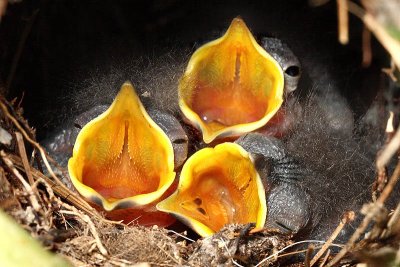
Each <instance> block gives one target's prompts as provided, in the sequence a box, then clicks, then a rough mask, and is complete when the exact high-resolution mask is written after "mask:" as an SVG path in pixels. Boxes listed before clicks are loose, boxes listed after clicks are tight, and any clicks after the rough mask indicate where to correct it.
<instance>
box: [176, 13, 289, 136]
mask: <svg viewBox="0 0 400 267" xmlns="http://www.w3.org/2000/svg"><path fill="white" fill-rule="evenodd" d="M283 85H284V76H283V72H282V69H281V67H280V66H279V64H278V63H277V62H276V61H275V59H273V58H272V56H271V55H269V54H268V53H267V52H266V51H265V50H264V49H263V48H262V47H261V46H260V45H259V44H258V43H257V42H256V40H255V39H254V37H253V35H252V34H251V32H250V31H249V29H248V28H247V26H246V24H245V23H244V22H243V20H242V19H240V18H235V19H234V20H233V21H232V23H231V25H230V27H229V29H228V30H227V32H226V33H225V34H224V35H223V36H222V37H221V38H219V39H216V40H214V41H212V42H209V43H207V44H205V45H203V46H202V47H200V48H199V49H198V50H197V51H196V52H195V53H194V54H193V55H192V57H191V59H190V61H189V63H188V66H187V68H186V71H185V73H184V75H183V77H182V78H181V80H180V83H179V106H180V108H181V111H182V113H183V114H184V116H185V117H186V118H187V120H188V121H189V122H190V123H191V124H193V125H194V126H195V127H197V128H198V129H200V130H201V132H202V134H203V140H204V142H206V143H210V142H212V141H213V140H214V139H216V138H223V137H230V136H239V135H242V134H244V133H247V132H250V131H253V130H256V129H258V128H260V127H262V126H264V125H265V124H266V123H267V122H268V121H269V120H270V119H271V118H272V117H273V116H274V114H275V113H276V112H277V111H278V109H279V108H280V106H281V104H282V102H283Z"/></svg>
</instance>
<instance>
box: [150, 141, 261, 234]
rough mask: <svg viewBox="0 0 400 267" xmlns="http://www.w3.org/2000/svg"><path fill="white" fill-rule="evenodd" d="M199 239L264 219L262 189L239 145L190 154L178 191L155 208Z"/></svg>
mask: <svg viewBox="0 0 400 267" xmlns="http://www.w3.org/2000/svg"><path fill="white" fill-rule="evenodd" d="M157 209H158V210H161V211H164V212H169V213H171V214H173V215H175V216H176V217H177V218H178V219H180V220H181V221H183V222H184V223H186V224H187V225H188V226H189V227H191V228H192V229H193V230H195V231H196V232H197V233H198V234H199V235H201V236H209V235H211V234H213V233H215V232H217V231H219V230H220V229H221V228H222V227H223V226H224V225H226V224H231V223H243V224H245V223H250V222H254V223H256V227H263V226H264V223H265V219H266V216H267V207H266V200H265V191H264V186H263V185H262V182H261V179H260V176H259V175H258V173H257V171H256V169H255V167H254V164H253V162H252V160H251V157H250V155H249V154H248V153H247V152H246V151H245V150H244V149H243V148H242V147H241V146H239V145H237V144H234V143H223V144H220V145H217V146H216V147H215V148H204V149H202V150H199V151H198V152H196V153H195V154H193V155H192V156H191V157H190V158H189V159H188V160H187V161H186V163H185V165H184V166H183V169H182V172H181V177H180V180H179V184H178V188H177V190H176V191H175V193H173V194H172V195H171V196H170V197H168V198H166V199H165V200H163V201H161V202H160V203H158V204H157Z"/></svg>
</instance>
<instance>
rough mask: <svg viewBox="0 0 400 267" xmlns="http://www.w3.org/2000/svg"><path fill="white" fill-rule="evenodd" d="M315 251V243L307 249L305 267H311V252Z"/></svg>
mask: <svg viewBox="0 0 400 267" xmlns="http://www.w3.org/2000/svg"><path fill="white" fill-rule="evenodd" d="M313 252H314V245H313V244H311V245H309V246H308V248H307V251H306V257H305V259H304V267H310V266H311V265H310V262H311V261H310V260H311V254H312V253H313Z"/></svg>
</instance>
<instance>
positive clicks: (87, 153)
mask: <svg viewBox="0 0 400 267" xmlns="http://www.w3.org/2000/svg"><path fill="white" fill-rule="evenodd" d="M68 170H69V174H70V177H71V180H72V183H73V184H74V186H75V187H76V189H77V190H78V191H79V193H80V194H81V195H83V196H84V197H86V198H87V199H88V200H89V201H91V202H94V203H96V204H98V205H100V206H102V207H103V208H104V209H105V210H106V211H111V210H114V209H119V208H140V207H141V206H146V205H147V206H149V205H155V204H154V202H155V201H156V200H159V199H160V197H161V196H162V195H163V194H164V193H165V192H166V191H167V189H168V188H170V186H171V185H172V183H173V182H174V179H175V172H174V153H173V148H172V145H171V142H170V141H169V139H168V137H167V135H166V134H165V133H164V132H163V131H162V130H161V129H160V127H159V126H157V124H156V123H155V122H154V121H153V120H152V119H151V118H150V117H149V115H148V114H147V112H146V111H145V109H144V107H143V105H142V103H141V102H140V99H139V97H138V96H137V94H136V92H135V90H134V88H133V86H132V84H131V83H129V82H125V83H124V84H123V85H122V87H121V90H120V92H119V93H118V95H117V97H116V98H115V100H114V102H113V103H112V104H111V106H110V107H109V108H108V109H107V110H106V111H105V112H104V113H103V114H101V115H100V116H98V117H97V118H95V119H93V120H92V121H90V122H89V123H88V124H87V125H86V126H84V127H83V128H82V130H81V131H80V133H79V135H78V137H77V139H76V143H75V146H74V150H73V156H72V158H70V159H69V162H68ZM152 203H153V204H152Z"/></svg>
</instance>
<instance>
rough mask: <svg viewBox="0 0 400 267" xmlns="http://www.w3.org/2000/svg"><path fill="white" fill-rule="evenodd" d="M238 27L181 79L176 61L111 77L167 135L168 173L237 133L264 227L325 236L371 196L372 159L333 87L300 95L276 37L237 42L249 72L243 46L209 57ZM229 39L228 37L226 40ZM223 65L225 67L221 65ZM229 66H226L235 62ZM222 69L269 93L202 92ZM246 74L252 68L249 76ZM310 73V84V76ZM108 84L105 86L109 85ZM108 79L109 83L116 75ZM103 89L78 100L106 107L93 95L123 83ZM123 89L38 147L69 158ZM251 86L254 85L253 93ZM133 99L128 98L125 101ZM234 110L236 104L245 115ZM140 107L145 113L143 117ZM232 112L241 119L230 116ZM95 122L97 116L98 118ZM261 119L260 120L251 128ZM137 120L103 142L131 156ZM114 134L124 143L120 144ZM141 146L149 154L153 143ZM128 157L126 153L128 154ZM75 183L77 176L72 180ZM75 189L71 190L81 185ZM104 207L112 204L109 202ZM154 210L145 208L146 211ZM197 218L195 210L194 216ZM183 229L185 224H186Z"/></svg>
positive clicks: (290, 57)
mask: <svg viewBox="0 0 400 267" xmlns="http://www.w3.org/2000/svg"><path fill="white" fill-rule="evenodd" d="M242 24H243V25H244V23H243V21H241V20H240V19H234V21H233V22H232V25H231V27H230V28H229V30H228V31H227V33H226V35H225V36H223V37H221V39H218V40H216V41H214V42H211V43H210V44H206V45H205V46H204V47H206V48H207V49H208V50H207V51H206V52H204V53H201V52H199V50H200V49H199V50H198V51H197V52H195V54H194V55H193V56H192V59H191V61H189V65H188V67H187V69H186V71H185V72H184V73H183V74H182V75H173V76H172V75H171V69H174V68H176V69H177V70H178V71H182V66H183V65H184V64H183V63H182V64H178V66H172V67H165V66H163V68H157V69H153V70H150V69H146V70H142V71H141V73H142V72H145V71H149V74H148V75H149V76H148V77H151V78H152V79H149V80H146V79H144V80H143V77H137V76H136V75H134V74H132V73H135V72H132V71H131V70H123V71H122V72H121V73H120V74H119V75H118V78H119V77H123V78H122V79H130V80H132V81H133V82H134V84H135V85H136V84H137V86H136V87H137V90H138V95H140V96H141V97H140V98H141V99H142V102H143V106H141V105H142V104H141V101H140V99H137V100H135V101H134V102H132V105H138V106H139V109H138V110H140V111H141V114H142V115H139V116H138V118H139V117H140V118H143V117H144V118H145V119H146V120H147V122H148V124H149V125H153V126H154V124H156V125H158V126H154V127H155V128H157V127H158V128H160V129H161V130H162V132H164V133H165V135H163V134H160V136H167V137H168V139H169V141H170V144H171V145H170V152H171V153H173V155H174V158H173V161H174V166H175V167H174V168H173V169H175V171H176V172H179V171H180V168H181V165H182V164H183V162H184V161H185V160H186V158H187V157H188V156H190V155H191V154H193V152H195V151H196V150H198V149H199V148H202V147H205V146H206V144H208V143H211V145H215V144H217V143H219V142H222V140H223V141H225V140H227V139H229V140H234V139H235V138H238V137H239V136H241V137H240V138H239V139H237V140H236V141H235V142H236V144H238V145H239V146H240V147H242V148H243V149H244V150H246V151H247V152H248V153H249V154H250V155H251V158H252V160H253V163H254V166H255V167H256V169H257V173H258V174H259V176H260V178H261V181H262V184H263V188H264V190H265V195H266V206H267V211H266V212H267V216H266V225H267V226H269V227H274V228H278V229H280V230H281V231H283V232H288V233H289V232H290V233H294V234H296V236H297V238H299V239H300V238H301V239H302V238H321V239H325V238H326V237H327V236H328V235H329V233H330V232H331V231H332V229H333V227H335V225H336V224H337V222H338V221H339V218H340V215H341V213H342V212H343V211H345V210H348V209H355V210H358V208H359V207H360V205H361V203H362V202H363V201H365V200H366V199H368V197H369V196H368V192H369V191H368V190H366V189H367V188H368V187H369V186H370V185H371V183H372V180H373V177H374V170H373V168H372V166H373V164H372V162H373V161H372V159H371V158H368V157H366V156H365V155H366V154H365V152H364V151H363V149H362V147H360V143H359V142H358V141H357V140H356V139H355V138H354V137H353V135H352V132H353V130H354V125H353V118H352V114H351V110H350V108H349V107H348V105H347V103H346V100H345V99H344V98H342V97H341V96H340V94H339V93H338V92H336V91H335V90H332V88H329V90H327V91H326V92H323V90H321V89H320V91H317V92H311V91H310V90H311V89H310V88H311V87H307V88H298V87H299V81H300V79H301V78H300V75H301V73H302V72H303V70H302V68H301V66H300V63H299V60H298V59H297V58H296V57H295V56H294V54H293V53H292V52H291V51H290V49H289V48H288V47H287V45H285V44H283V43H282V42H281V41H280V40H278V39H274V38H262V39H261V41H260V43H259V44H257V42H256V40H255V39H254V38H253V37H251V38H250V37H246V38H248V39H246V40H247V41H243V46H244V47H246V49H247V47H248V46H254V47H256V48H255V52H254V54H251V56H250V58H251V59H252V61H249V62H250V63H251V64H249V65H246V63H247V62H246V60H243V58H246V56H247V54H248V53H250V52H248V51H250V50H246V49H245V48H240V49H238V50H234V51H239V52H236V54H235V53H233V54H234V55H235V56H236V57H233V58H229V56H225V55H222V56H221V58H220V59H219V60H216V61H213V60H212V57H213V56H215V55H219V54H220V53H223V52H226V50H227V49H228V52H227V53H228V55H229V53H232V52H229V49H237V48H230V47H229V45H227V47H224V46H222V45H220V44H221V43H223V41H224V40H226V39H228V40H229V39H230V38H233V39H234V40H236V39H235V38H239V39H240V38H242V37H237V32H242V33H244V35H245V36H248V33H247V31H248V29H247V27H246V26H245V25H244V26H243V25H242ZM235 27H236V28H235ZM232 32H233V36H234V37H230V34H232ZM250 35H251V33H250ZM224 38H225V39H224ZM239 43H240V42H239ZM241 44H242V43H241ZM213 45H220V46H222V48H221V47H219V48H220V49H221V50H215V51H217V52H215V51H214V50H211V48H212V46H213ZM204 47H203V48H204ZM257 53H259V54H261V56H259V55H258V54H257ZM210 58H211V59H210ZM217 59H218V58H217ZM224 59H229V60H228V62H227V63H226V62H224ZM241 60H243V61H241ZM230 61H232V62H233V65H232V63H231V62H230ZM254 62H256V63H257V64H255V63H254ZM266 62H267V63H266ZM163 64H166V63H165V62H164V63H163ZM196 64H199V66H200V67H197V66H198V65H196ZM204 66H209V67H204ZM225 66H231V67H230V68H231V70H233V73H235V75H234V78H233V83H234V84H235V81H236V82H237V84H240V83H241V82H243V81H244V82H245V83H246V85H247V86H248V88H250V91H249V92H252V90H255V89H252V88H253V87H252V86H253V83H254V84H256V85H258V84H259V83H261V84H263V83H264V85H263V86H269V87H268V88H270V89H269V90H268V92H271V94H270V95H268V96H266V97H265V100H264V101H265V102H260V101H261V99H262V98H263V97H264V96H263V93H260V94H259V95H256V97H255V100H256V101H255V102H254V103H252V102H250V103H245V102H243V101H242V100H247V99H250V98H251V97H250V96H249V95H246V94H244V95H238V96H237V97H236V98H235V97H234V98H232V96H231V95H229V94H227V93H226V94H225V95H222V96H220V95H216V94H214V92H213V91H212V90H211V89H208V90H199V88H201V87H204V88H208V87H210V85H212V84H218V83H219V84H224V79H223V77H224V76H226V73H227V71H228V69H229V68H227V67H226V68H225ZM254 66H256V67H258V68H259V69H257V68H256V67H254ZM202 67H203V68H202ZM254 68H256V69H255V70H254ZM263 68H264V69H266V70H267V73H268V74H265V72H263V71H264V70H263ZM260 69H261V70H260ZM177 70H174V71H173V72H176V71H177ZM271 73H272V74H271ZM245 75H248V76H245ZM252 75H253V76H252ZM254 75H255V76H254ZM263 75H267V76H263ZM268 75H270V76H268ZM179 76H182V77H183V78H182V79H181V80H180V81H179V94H178V92H177V87H178V85H177V83H178V81H177V80H176V78H175V77H179ZM310 76H311V78H315V79H318V77H313V75H310ZM154 77H156V78H154ZM253 77H257V79H256V80H254V79H253ZM265 77H269V78H268V79H267V78H265ZM108 78H109V77H105V78H103V79H106V80H107V79H108ZM112 78H114V79H115V76H114V77H112ZM210 79H211V80H210ZM154 80H156V81H157V82H156V84H151V82H153V81H154ZM198 82H200V83H199V84H200V85H198V84H197V83H198ZM314 82H318V81H314ZM107 83H108V84H109V85H112V86H111V87H115V88H111V87H110V86H109V87H107V86H104V84H102V83H100V86H97V85H95V86H93V87H91V88H90V90H91V91H89V90H84V91H83V93H85V94H90V95H93V96H94V95H100V99H94V100H95V101H93V99H89V100H90V101H93V102H96V101H97V100H100V101H99V102H101V103H104V102H107V100H105V101H104V99H101V98H102V97H103V98H107V96H108V95H112V93H110V92H109V91H111V92H113V91H114V90H115V89H116V88H118V86H115V85H116V84H118V83H121V80H119V79H116V80H109V81H107ZM302 86H304V84H303V85H302ZM308 86H312V85H308ZM124 87H131V85H130V84H126V83H125V84H124V85H123V87H122V89H121V92H120V93H119V95H118V96H117V99H116V101H115V102H114V104H113V105H112V106H111V107H110V108H109V109H108V110H107V111H106V112H105V113H103V112H104V111H105V110H106V109H107V106H104V105H93V107H92V108H91V109H89V110H88V111H86V112H84V113H82V114H80V115H78V116H77V117H76V119H75V120H74V122H72V123H70V125H68V126H65V127H63V129H62V130H60V131H59V132H57V133H56V134H55V135H53V137H51V138H48V139H46V140H45V141H44V142H43V143H44V145H45V146H46V148H47V149H48V151H49V153H50V154H52V155H53V156H54V157H55V158H56V160H58V161H59V162H60V164H61V165H63V166H66V165H67V160H68V159H69V158H71V156H72V148H73V146H74V143H75V139H76V137H77V136H78V132H79V130H80V129H81V128H82V129H85V128H84V127H87V126H85V125H89V126H90V125H92V124H94V123H93V121H99V120H100V119H105V118H106V117H107V116H108V115H107V114H111V110H112V109H113V107H114V106H118V104H116V103H118V101H119V100H121V101H123V99H126V98H127V96H124V97H121V94H123V90H124V89H123V88H124ZM94 88H98V89H97V90H99V89H100V90H102V91H100V92H101V93H100V94H99V93H98V92H96V91H93V90H92V89H94ZM188 88H189V89H188ZM254 88H257V86H255V87H254ZM109 89H111V90H109ZM299 89H300V90H299ZM103 90H105V91H103ZM307 90H309V93H308V94H307V97H306V99H302V97H301V96H300V94H299V93H297V92H298V91H307ZM128 91H129V90H128ZM203 91H204V92H205V93H204V94H203ZM220 91H223V90H222V89H221V90H220ZM83 93H81V94H80V95H79V96H78V98H79V99H80V100H82V101H81V103H80V105H81V106H87V105H86V103H87V101H88V99H87V98H86V99H85V97H82V96H83ZM128 94H130V93H128ZM238 94H239V91H238ZM132 98H135V97H134V96H132ZM178 99H179V105H178ZM216 99H217V100H218V101H216ZM232 99H235V101H237V103H236V102H235V104H234V105H233V106H232V107H231V109H229V107H230V104H232ZM225 100H226V101H225ZM196 101H197V102H196ZM188 103H189V104H188ZM242 103H244V104H243V108H242V106H241V105H242ZM265 103H267V104H265ZM219 104H221V105H219ZM260 105H267V106H268V108H270V109H268V110H265V109H261V111H260V112H259V111H258V109H257V108H259V106H260ZM226 107H228V111H226ZM253 108H255V109H254V110H255V112H254V114H252V116H251V117H250V118H246V117H242V115H243V116H244V115H245V114H244V113H246V111H247V110H249V109H253ZM145 109H147V112H146V111H144V112H143V110H145ZM221 110H222V111H221ZM229 110H230V111H229ZM238 110H239V111H240V112H237V111H238ZM123 112H124V111H123V109H122V114H125V113H123ZM181 112H182V113H181ZM100 114H103V115H100ZM104 114H106V115H104ZM196 114H197V115H196ZM221 114H222V115H221ZM99 115H100V117H98V116H99ZM182 115H183V116H182ZM229 115H233V117H229ZM135 116H136V115H135ZM96 117H97V118H96ZM89 121H90V122H89ZM260 121H261V123H259V122H260ZM135 122H139V120H136V119H134V120H132V123H131V124H129V125H130V126H126V125H127V124H126V123H125V128H124V129H125V132H124V131H122V130H123V129H122V130H121V131H122V134H119V133H121V131H120V130H118V131H117V132H115V133H118V134H113V135H110V136H108V137H107V138H108V139H110V140H113V139H115V140H117V138H119V140H122V141H121V142H120V143H121V145H119V146H118V147H119V149H120V150H121V149H122V151H125V150H124V147H125V145H127V150H126V151H129V153H131V152H132V151H133V148H130V146H129V145H128V144H129V143H128V141H127V140H135V142H137V143H140V142H142V141H144V140H145V139H146V136H147V134H144V135H142V136H137V135H129V134H128V132H129V131H130V130H129V129H139V130H140V129H141V128H142V126H141V125H145V126H147V123H143V122H142V121H141V122H140V123H138V124H135ZM187 123H190V124H191V125H192V126H190V125H188V124H187ZM105 127H106V126H105ZM158 128H157V129H158ZM86 129H87V128H86ZM139 130H138V131H139ZM104 131H105V130H99V131H98V132H93V137H90V138H91V139H93V138H99V134H103V133H104ZM140 131H141V130H140ZM254 131H255V132H254ZM120 135H121V136H122V138H121V137H119V136H120ZM88 136H89V135H88ZM124 136H125V137H124ZM130 136H131V137H130ZM200 136H202V137H200ZM90 138H89V139H90ZM124 138H125V139H124ZM131 138H134V139H131ZM135 138H136V139H135ZM278 138H279V139H278ZM79 140H83V139H82V138H81V139H80V138H79V137H78V141H77V143H75V147H74V156H73V157H72V159H74V157H75V154H76V153H75V150H76V151H78V149H80V148H81V147H82V146H83V144H84V142H83V141H82V142H80V141H79ZM152 144H153V143H152ZM139 146H140V145H139ZM147 147H148V149H149V150H152V148H155V145H150V146H147ZM167 150H168V149H167ZM93 151H94V150H93V149H92V148H90V146H89V149H88V152H87V153H89V154H90V153H92V152H93ZM139 151H140V152H138V153H139V154H140V155H141V156H140V157H141V158H144V157H146V156H147V152H146V151H145V150H139ZM106 152H107V153H108V151H105V152H102V153H106ZM129 153H128V154H126V155H131V154H129ZM157 153H164V152H157ZM99 155H102V154H101V153H100V154H99ZM117 155H119V154H117ZM116 159H119V156H117V157H116ZM131 159H132V158H131ZM80 162H81V161H80V160H78V161H74V160H72V163H71V160H70V175H71V173H72V174H73V173H74V171H72V172H71V169H72V168H73V167H74V166H75V165H79V164H81V163H80ZM100 162H101V160H100ZM138 164H139V165H140V164H144V163H138ZM71 166H72V167H71ZM107 168H109V167H107ZM107 168H106V169H104V171H102V172H101V173H105V172H106V171H107V170H108V169H107ZM145 169H146V168H145ZM146 170H147V169H146ZM172 171H173V170H172ZM81 173H82V171H78V172H77V176H79V175H80V174H81ZM101 173H100V174H101ZM72 176H74V174H73V175H72ZM71 179H72V181H73V182H74V178H73V177H71ZM78 180H79V179H78ZM255 180H257V179H255ZM82 181H83V180H82V179H81V181H80V182H82ZM75 183H76V182H74V184H75ZM139 183H140V182H139ZM167 184H168V185H171V184H172V182H171V181H170V180H169V182H168V183H167ZM85 186H86V187H88V186H87V185H85ZM92 186H93V185H92ZM96 186H97V185H96ZM138 186H139V187H140V186H141V185H138ZM159 187H163V186H162V185H161V183H159V184H158V185H157V186H155V188H156V189H157V190H156V191H155V192H157V191H158V188H159ZM165 187H168V186H165ZM110 188H111V187H110V186H109V187H105V188H104V189H101V190H103V191H104V190H106V191H107V190H108V191H109V190H110ZM77 189H78V190H79V186H78V187H77ZM125 189H126V188H125ZM85 190H86V191H85ZM85 190H84V192H87V195H85V193H82V192H83V191H80V190H79V191H80V192H81V194H83V195H84V196H86V197H87V198H88V199H90V200H91V201H92V202H94V203H96V204H98V205H100V206H103V208H105V209H106V210H111V209H114V208H126V207H129V208H137V206H138V203H139V202H137V201H136V200H127V201H125V200H122V201H120V200H118V201H115V199H124V198H125V197H127V195H125V194H124V196H118V197H116V196H115V195H114V196H111V197H108V199H102V195H103V194H104V193H103V194H94V192H93V190H91V189H88V188H85ZM132 190H133V189H132ZM135 190H136V189H135ZM178 190H179V187H178ZM94 191H96V190H94ZM144 191H146V190H144ZM196 191H200V190H199V188H196V187H194V188H193V189H192V193H193V194H194V193H195V192H196ZM96 192H97V191H96ZM142 193H144V194H147V193H149V192H147V191H146V192H140V193H139V196H141V199H144V200H143V201H142V202H140V203H141V204H144V205H149V204H151V203H153V201H154V198H147V196H145V197H142V195H141V194H142ZM164 193H166V190H164V191H162V192H158V193H157V196H156V198H160V197H161V198H163V197H162V196H161V195H163V194H164ZM189 195H190V194H189ZM93 196H95V197H93ZM200 200H201V201H197V202H198V203H202V202H203V201H206V200H207V199H200ZM210 201H211V200H210ZM241 201H243V200H241ZM245 201H246V199H245ZM111 202H112V203H114V204H111V205H110V203H111ZM194 204H196V201H194ZM196 205H197V204H196ZM199 205H200V204H199ZM153 211H154V210H151V209H150V212H153ZM198 211H200V213H203V211H202V210H198ZM204 213H205V214H206V215H207V216H208V215H209V214H208V213H207V211H206V210H205V211H204ZM135 215H137V214H135ZM189 225H191V226H193V224H189ZM349 231H351V229H349V230H347V229H346V230H345V231H344V232H343V236H346V235H348V232H349Z"/></svg>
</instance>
